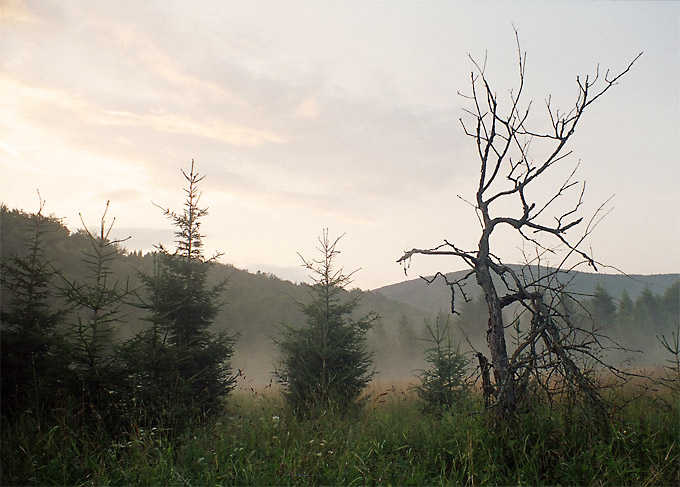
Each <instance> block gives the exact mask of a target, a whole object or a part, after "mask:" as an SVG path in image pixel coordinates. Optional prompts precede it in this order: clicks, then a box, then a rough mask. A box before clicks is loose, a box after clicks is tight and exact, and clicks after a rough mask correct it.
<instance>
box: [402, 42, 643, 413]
mask: <svg viewBox="0 0 680 487" xmlns="http://www.w3.org/2000/svg"><path fill="white" fill-rule="evenodd" d="M515 37H516V39H517V52H518V67H519V80H518V87H517V88H516V90H512V91H510V94H509V99H506V100H500V99H499V97H498V95H497V93H496V91H494V89H492V87H491V85H490V84H489V80H488V79H487V76H486V72H485V68H486V59H485V60H484V63H482V64H479V63H477V62H476V61H475V60H474V59H473V58H472V57H470V59H471V61H472V63H473V65H474V70H473V72H472V73H471V88H472V92H471V94H469V95H461V96H463V97H464V98H466V99H467V100H469V101H470V103H471V105H472V108H471V109H469V110H466V112H467V114H468V115H469V116H470V117H471V118H472V120H473V122H474V123H472V124H471V123H469V122H466V121H464V120H463V119H461V125H462V127H463V130H464V132H465V134H466V135H468V136H469V137H471V138H473V139H474V140H475V142H476V144H477V154H478V156H479V162H480V175H479V184H478V186H477V191H476V194H475V200H474V201H473V202H469V204H470V205H471V206H472V207H473V208H474V210H475V212H476V215H477V218H478V220H479V224H480V227H481V236H480V238H479V244H478V247H477V249H475V250H463V249H461V248H459V247H457V246H456V244H454V243H451V242H449V241H447V240H445V241H444V243H442V244H441V245H438V246H436V247H434V248H430V249H417V248H414V249H411V250H408V251H406V252H405V253H404V255H403V256H401V258H399V260H398V261H397V262H399V263H401V264H402V265H404V270H405V272H406V270H407V269H408V267H409V266H410V262H411V259H412V257H413V256H414V255H416V254H423V255H448V256H455V257H459V258H460V259H462V260H463V261H464V262H465V263H466V264H467V265H468V266H469V268H470V271H469V272H468V273H466V275H465V276H464V277H463V278H461V279H458V280H455V281H449V280H448V279H447V278H446V276H445V275H444V274H441V273H438V274H437V275H436V276H435V277H434V278H432V279H430V282H431V281H433V280H434V279H437V278H443V279H444V280H445V281H446V284H447V285H449V286H450V287H451V291H452V299H451V306H452V311H453V312H455V301H454V298H455V296H456V292H458V293H460V294H462V296H463V298H465V299H466V300H467V296H466V294H465V292H464V289H463V286H464V284H465V282H466V281H467V280H468V279H470V278H471V277H472V276H474V278H475V280H476V281H477V283H478V284H479V286H480V287H481V289H482V292H483V293H484V297H485V299H486V303H487V306H488V311H489V321H488V327H487V335H486V338H487V345H488V348H489V352H490V355H491V361H490V365H491V367H492V370H493V378H494V384H493V387H485V390H491V391H492V393H493V395H494V396H495V407H497V408H498V411H499V412H500V413H501V414H507V413H512V412H513V411H515V410H516V409H517V407H518V401H519V397H520V395H521V392H522V391H523V390H525V389H526V387H527V384H529V383H530V382H531V381H530V379H531V378H534V379H538V380H537V381H533V384H536V383H538V384H540V385H541V386H542V387H543V388H545V390H548V391H553V392H554V391H555V387H556V386H555V384H559V383H563V382H565V383H568V384H569V385H570V386H573V388H574V389H573V390H578V391H581V393H583V394H585V395H586V396H587V397H588V398H591V399H595V398H597V394H596V389H595V385H594V383H593V382H592V381H591V380H590V378H589V377H588V375H587V374H586V373H585V372H584V363H583V361H588V360H595V361H600V357H599V355H598V354H597V348H598V346H599V345H601V343H600V338H601V337H599V336H598V335H597V333H596V332H594V331H593V330H581V329H579V327H578V325H577V323H576V322H575V320H573V319H572V316H571V314H570V311H569V310H570V309H573V308H574V302H569V301H570V298H569V296H568V295H567V294H565V283H564V282H562V281H561V279H560V276H561V275H562V274H564V273H565V272H566V271H568V270H573V269H574V268H575V267H576V266H577V265H579V264H587V265H589V266H591V267H592V268H593V269H595V270H597V263H596V261H595V260H594V259H593V257H592V256H591V254H590V252H586V251H584V250H582V249H581V247H582V244H583V242H584V240H585V238H586V237H587V236H588V235H589V234H590V233H591V232H592V230H593V229H594V228H595V226H596V225H597V223H598V222H599V221H600V220H601V219H602V218H603V216H604V215H605V214H606V212H605V211H604V205H603V206H601V207H600V208H598V209H597V211H596V212H595V214H594V215H593V216H592V218H590V219H589V220H584V218H583V217H582V216H580V213H581V212H582V206H583V196H584V191H585V182H584V183H580V182H578V181H576V180H575V174H576V169H577V168H578V164H576V167H575V168H574V169H573V170H572V171H571V172H570V173H569V175H568V176H567V177H566V179H565V180H564V182H563V183H562V184H561V185H559V184H558V185H557V186H556V189H555V191H553V192H551V193H550V195H549V196H548V197H547V198H545V199H543V200H541V201H539V200H538V198H536V197H532V195H530V194H529V190H530V189H534V188H538V187H541V186H545V180H546V179H547V178H546V177H545V176H546V174H548V173H550V172H551V169H553V168H554V167H555V166H558V165H563V163H564V162H565V159H566V158H567V156H569V155H570V154H571V151H570V150H568V149H567V144H568V142H569V141H570V139H571V137H572V136H573V134H574V132H575V130H576V127H577V125H578V124H579V122H580V120H581V117H582V116H583V114H584V112H585V111H586V109H588V108H589V107H590V106H591V105H592V104H593V103H594V102H595V101H596V100H597V99H599V98H600V97H601V96H602V95H604V94H605V93H606V92H607V91H609V90H610V89H611V88H612V87H613V86H614V85H616V84H617V83H618V81H619V80H620V79H621V77H622V76H623V75H625V74H626V73H627V72H628V71H629V70H630V69H631V67H632V66H633V64H634V63H635V61H636V60H637V59H638V58H639V57H640V56H641V55H642V53H640V54H639V55H638V56H637V57H635V59H633V61H632V62H631V63H630V64H629V65H628V67H626V68H625V69H624V70H623V71H621V72H620V73H619V74H616V75H614V76H611V75H610V73H609V71H607V72H606V74H605V75H604V77H601V76H600V73H599V67H598V70H597V71H596V73H595V76H594V77H590V76H586V77H585V79H582V78H580V77H577V78H576V83H577V85H578V96H577V98H576V101H575V103H574V105H573V107H572V108H571V110H569V111H568V112H562V111H560V110H558V109H555V108H554V107H553V106H552V104H551V98H550V97H549V98H548V99H547V100H546V108H547V114H548V115H549V119H550V129H549V130H547V131H536V130H534V129H532V128H530V127H529V125H530V121H529V115H530V112H531V102H529V103H527V104H524V101H523V98H522V96H523V90H524V81H525V67H526V54H525V53H523V52H522V50H521V47H520V43H519V37H518V35H517V32H515ZM532 141H538V142H539V143H540V144H541V145H542V147H543V149H544V153H545V154H546V155H545V156H544V157H542V158H540V159H538V160H535V159H534V158H533V157H532V156H530V150H529V149H530V146H531V143H532ZM568 197H572V198H573V200H572V203H571V204H570V205H569V206H568V207H566V208H567V209H566V210H564V209H562V210H560V209H558V208H557V207H558V206H559V205H561V204H562V201H563V200H564V199H565V198H568ZM459 198H460V196H459ZM461 199H462V198H461ZM563 208H564V207H563ZM512 209H514V210H515V211H514V212H513V211H512ZM550 217H552V219H551V218H550ZM502 226H506V227H511V228H512V229H514V230H515V231H516V232H517V233H518V234H519V235H520V236H521V237H522V238H523V239H524V240H525V241H526V242H527V243H528V244H529V245H531V246H532V247H533V248H535V249H536V255H537V258H536V259H533V260H532V259H530V260H529V261H528V262H527V264H534V265H533V266H530V265H528V266H527V267H525V268H524V269H518V268H517V267H511V266H508V265H506V264H504V263H503V262H502V261H501V259H500V258H499V257H497V256H496V255H494V254H493V253H492V250H491V248H490V239H491V236H492V234H493V233H494V231H495V230H497V229H498V228H500V227H502ZM577 229H578V230H580V233H579V234H578V235H577V236H575V237H574V235H573V234H574V232H575V231H576V230H577ZM546 241H547V242H549V243H546ZM557 248H561V249H563V250H564V252H563V254H562V256H561V257H560V262H559V265H557V266H556V267H553V268H550V269H548V270H545V269H542V268H541V267H540V266H539V267H536V264H537V263H538V264H540V263H541V262H540V259H541V256H543V255H545V254H546V253H553V254H554V253H555V251H556V249H557ZM574 260H577V261H578V262H577V263H576V264H572V262H573V261H574ZM567 265H569V268H568V269H567V268H566V267H567ZM537 269H538V270H537ZM494 276H495V278H494ZM499 279H500V282H503V283H504V285H499V284H497V283H498V282H499ZM508 307H510V309H515V310H518V311H519V312H520V314H525V315H526V316H530V317H531V319H530V324H529V325H528V328H527V325H525V326H524V328H522V329H520V326H519V323H520V321H521V319H520V318H521V317H518V318H517V319H516V328H517V330H518V332H519V333H518V340H517V343H516V347H515V349H514V352H513V353H512V354H511V355H509V354H508V347H507V345H506V329H507V328H508V326H507V325H506V323H505V322H504V318H503V310H504V308H508ZM525 321H526V320H525ZM579 357H580V358H579ZM482 359H483V360H482ZM481 363H486V358H483V357H482V358H480V364H481Z"/></svg>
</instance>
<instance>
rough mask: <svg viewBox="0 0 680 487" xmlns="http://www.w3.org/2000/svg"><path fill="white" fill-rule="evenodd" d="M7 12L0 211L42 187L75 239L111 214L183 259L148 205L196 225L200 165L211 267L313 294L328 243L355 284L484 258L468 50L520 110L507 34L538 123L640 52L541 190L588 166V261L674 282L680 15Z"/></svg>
mask: <svg viewBox="0 0 680 487" xmlns="http://www.w3.org/2000/svg"><path fill="white" fill-rule="evenodd" d="M0 19H1V20H0V62H1V67H2V69H0V113H1V114H2V116H1V117H0V181H1V182H0V199H1V200H2V202H3V203H4V204H6V205H7V206H9V207H10V208H22V209H24V210H25V211H30V212H34V211H37V209H38V204H39V203H38V196H37V191H38V190H39V191H40V195H41V197H42V198H43V199H44V200H45V201H46V208H45V212H46V213H52V214H54V215H55V216H57V217H61V218H63V221H64V223H65V224H66V225H67V226H68V227H69V228H70V229H71V230H72V231H75V230H77V229H78V228H82V223H81V220H80V216H79V214H80V215H82V218H83V220H84V221H85V223H86V225H87V226H88V227H89V228H96V227H97V226H98V225H99V220H100V219H101V216H102V213H103V211H104V208H105V206H106V202H107V201H109V200H110V208H109V212H108V214H107V217H108V221H109V222H110V221H111V219H112V218H113V217H115V219H116V220H115V225H114V228H113V232H112V233H113V235H115V236H116V237H119V238H123V237H127V236H130V237H131V238H130V239H129V240H127V241H126V242H125V243H124V245H125V246H126V247H127V248H128V249H129V250H143V251H150V250H152V249H153V246H154V244H158V243H164V244H166V245H167V244H169V245H172V241H173V228H172V226H171V225H170V221H168V220H167V219H166V218H165V217H164V216H163V214H162V212H161V210H160V209H159V208H158V207H157V206H155V205H154V203H155V204H157V205H160V206H162V207H169V208H171V209H174V210H181V209H182V205H183V203H184V193H183V191H182V188H183V187H184V179H183V176H182V173H181V170H182V169H184V170H188V169H189V167H190V165H191V161H192V159H193V160H195V164H196V169H197V171H198V172H199V173H200V174H203V175H205V176H206V177H205V179H204V180H203V181H202V182H201V185H200V189H201V190H202V191H203V194H202V198H201V204H202V205H203V206H207V207H208V208H209V215H208V216H207V217H205V219H204V220H203V227H202V230H203V233H204V234H205V239H204V242H205V245H206V251H207V253H208V254H211V253H213V252H215V251H219V252H223V253H224V255H223V256H222V257H221V262H223V263H229V264H233V265H234V266H236V267H239V268H243V269H248V270H250V271H251V272H255V271H257V270H260V271H263V272H273V273H274V274H277V275H279V276H280V277H282V278H285V279H289V280H292V281H303V280H306V277H305V276H306V274H307V272H306V271H305V269H304V268H302V267H301V260H300V257H299V255H298V253H299V254H301V255H303V256H304V257H306V258H315V257H317V256H318V252H317V250H316V248H317V246H318V242H317V238H318V237H319V236H320V235H321V233H322V231H323V229H324V228H328V229H329V232H330V235H331V237H336V236H341V235H344V236H343V238H342V240H341V241H340V243H339V247H338V248H339V249H340V250H341V252H342V253H341V254H340V255H339V256H338V257H337V258H336V264H337V265H338V266H341V267H344V269H345V270H346V271H347V272H351V271H354V270H357V269H358V272H356V273H355V274H354V276H353V277H354V283H353V285H352V286H356V287H360V288H362V289H375V288H378V287H381V286H384V285H388V284H392V283H396V282H400V281H402V280H404V279H407V278H409V279H410V278H417V277H418V276H419V275H428V274H432V273H434V272H436V271H447V272H448V271H454V270H460V269H463V268H465V265H464V263H463V262H461V261H458V260H456V259H455V258H449V257H433V256H427V257H426V256H420V257H419V258H418V257H417V258H414V259H413V261H412V262H411V267H410V269H409V273H408V276H405V275H404V270H403V269H402V268H401V267H400V265H398V264H397V263H396V260H397V259H398V258H399V257H400V256H401V255H402V254H403V252H404V251H405V250H407V249H410V248H412V247H418V248H430V247H434V246H436V245H439V244H440V243H442V242H443V241H444V239H447V240H449V241H450V242H455V243H456V244H457V245H458V246H459V247H462V248H464V249H474V248H475V246H476V244H477V241H478V239H479V236H480V228H479V223H478V222H477V219H476V216H475V213H474V210H473V208H472V207H471V206H470V205H469V204H468V203H467V202H466V201H471V200H473V199H474V193H475V190H476V185H477V180H478V176H479V160H478V157H477V154H476V146H475V141H474V139H472V138H470V137H467V136H465V134H464V133H463V129H462V127H461V123H460V119H461V118H463V120H464V121H465V120H467V121H468V122H469V120H470V119H469V118H466V117H467V115H466V112H465V109H470V108H471V105H470V101H469V100H468V99H466V98H464V97H462V96H460V94H459V93H463V94H467V93H469V92H470V74H471V71H472V70H473V69H474V65H473V64H472V62H471V60H470V56H472V57H473V58H474V59H476V60H478V61H480V62H483V60H484V59H485V57H486V75H487V77H488V79H489V81H490V83H491V84H492V86H493V88H494V90H495V92H496V93H497V94H498V97H499V100H501V101H502V102H503V103H506V102H507V100H508V96H509V92H510V90H511V89H513V88H516V86H517V81H518V78H517V71H518V70H517V46H516V42H515V34H514V30H513V26H514V29H516V30H517V31H518V34H519V38H520V42H521V49H522V51H523V52H526V82H525V85H526V86H525V91H524V96H525V100H526V101H527V102H528V101H530V100H533V104H532V118H531V119H530V120H531V122H532V123H535V124H536V127H537V130H538V129H541V128H542V127H543V128H544V127H545V121H546V119H545V100H546V98H547V97H548V96H549V95H550V96H551V99H552V104H553V106H557V107H561V108H562V109H563V110H567V111H568V110H569V109H570V108H571V106H572V105H573V103H574V101H575V97H576V95H577V84H576V77H577V76H581V79H583V77H584V76H585V75H587V74H590V76H591V77H592V76H593V75H594V74H595V73H596V70H597V69H598V66H599V71H600V75H601V76H603V74H604V72H605V71H606V70H608V69H609V70H611V72H612V73H613V72H618V71H622V70H624V69H625V68H626V67H627V66H628V64H629V63H630V62H631V61H632V60H633V59H634V58H635V56H637V55H638V53H640V52H644V54H643V56H642V57H641V58H640V59H639V60H638V61H637V62H636V63H635V65H634V66H633V68H632V69H631V71H630V72H629V73H628V74H627V75H626V76H624V77H623V78H622V79H621V80H620V83H619V84H618V85H617V86H614V87H613V88H612V89H611V90H610V91H608V92H607V93H606V95H605V96H604V97H603V98H601V99H600V100H598V101H597V102H596V103H594V104H593V105H592V106H591V107H590V108H589V110H588V111H586V113H585V115H584V118H583V120H582V122H581V123H580V125H579V126H578V128H577V131H576V133H575V134H574V137H573V138H572V142H571V144H570V147H569V149H570V150H572V151H573V153H572V155H571V156H570V157H569V158H567V159H566V160H565V161H564V163H563V165H562V166H561V167H558V168H557V169H556V170H555V171H554V173H551V174H549V175H546V177H545V184H544V185H543V184H542V185H541V188H540V189H539V190H538V191H537V192H536V193H534V195H533V196H535V197H536V198H537V199H538V200H541V198H543V200H544V199H545V198H547V197H549V195H550V194H551V191H554V190H555V188H557V187H559V183H560V182H561V181H562V180H563V178H564V176H565V174H566V175H568V174H569V173H570V172H571V171H572V170H573V168H574V166H575V165H576V164H579V169H578V173H577V178H578V180H579V181H584V180H585V181H587V186H586V193H585V198H584V202H583V205H582V207H581V211H582V214H583V216H584V217H585V218H586V220H587V219H588V218H589V217H590V215H592V213H593V212H594V211H595V210H596V209H597V208H598V207H599V206H600V205H601V204H602V203H603V202H605V201H606V200H608V199H609V198H610V197H612V196H613V199H612V200H611V201H610V203H608V204H607V206H606V208H607V210H608V211H609V210H610V211H609V214H608V215H607V216H606V218H605V219H603V220H602V221H601V222H600V224H599V225H598V226H597V228H596V229H595V230H594V232H593V233H591V234H590V235H589V236H588V238H587V239H586V240H585V241H584V246H585V247H584V248H585V249H587V250H589V251H592V253H593V255H594V257H595V258H596V259H597V260H598V261H600V262H603V263H605V264H607V265H610V266H613V267H615V268H617V269H619V270H621V271H623V272H626V273H638V274H658V273H670V272H680V196H679V194H680V192H679V190H678V188H679V187H680V120H679V114H680V3H678V2H651V1H646V2H634V1H628V2H598V1H594V2H590V1H588V2H578V1H562V2H540V3H539V2H522V1H512V2H484V1H482V2H455V1H454V2H443V1H398V2H396V1H395V2H388V1H370V2H361V1H352V2H339V1H322V2H311V1H297V2H293V1H281V2H273V1H272V2H265V1H252V2H251V1H248V2H246V1H243V2H235V1H208V0H206V1H201V2H195V3H187V2H180V1H174V0H163V1H160V0H147V1H143V2H139V1H127V0H123V1H117V2H104V1H76V0H68V1H58V2H57V1H54V2H52V1H48V0H40V1H33V2H31V1H27V2H24V1H16V0H0ZM541 124H543V125H541ZM539 142H540V141H538V142H536V144H535V146H532V151H534V148H535V151H534V152H532V155H533V156H534V157H535V158H536V159H540V156H541V155H542V154H543V153H544V151H545V150H546V149H545V148H544V147H542V146H541V145H540V143H539ZM555 185H557V186H555ZM568 196H570V197H575V198H577V197H578V195H577V194H571V195H568ZM565 208H566V207H565ZM495 211H497V212H499V214H500V213H502V212H504V211H506V212H507V211H512V209H511V208H495ZM556 216H557V215H556ZM577 233H578V231H574V237H577V236H578V235H577ZM542 243H544V244H545V245H551V243H550V242H548V241H542ZM491 244H492V250H493V251H494V253H495V254H496V255H498V256H499V257H501V258H503V259H504V261H506V262H519V261H521V260H522V258H523V255H531V253H532V252H533V251H534V249H531V248H530V247H529V246H527V245H525V244H523V243H522V241H521V239H517V238H516V236H514V235H513V234H512V233H511V232H508V231H503V232H500V233H499V234H498V236H495V237H494V238H493V239H492V243H491ZM560 255H561V254H560V252H559V250H558V251H557V253H556V254H555V255H554V256H551V257H548V259H547V260H544V262H547V263H551V261H550V259H553V261H559V258H560ZM601 271H604V272H613V270H612V268H608V267H604V268H601Z"/></svg>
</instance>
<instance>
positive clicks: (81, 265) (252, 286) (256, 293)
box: [0, 206, 434, 383]
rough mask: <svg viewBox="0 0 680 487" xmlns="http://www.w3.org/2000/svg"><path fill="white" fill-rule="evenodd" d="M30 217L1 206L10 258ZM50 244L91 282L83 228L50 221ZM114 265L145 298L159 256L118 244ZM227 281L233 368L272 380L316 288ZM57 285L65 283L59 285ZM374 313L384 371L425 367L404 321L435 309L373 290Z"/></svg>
mask: <svg viewBox="0 0 680 487" xmlns="http://www.w3.org/2000/svg"><path fill="white" fill-rule="evenodd" d="M30 216H31V215H30V214H28V213H25V212H23V211H19V210H9V209H8V208H7V207H6V206H3V207H2V209H1V211H0V250H1V252H0V256H1V258H2V259H3V260H4V259H7V258H9V257H10V256H12V255H24V254H25V253H26V250H27V249H26V239H27V238H29V237H30V236H31V223H30V221H29V218H30ZM43 241H44V250H45V257H46V259H47V260H49V261H51V262H52V264H53V265H54V267H55V268H57V269H59V270H60V273H61V275H63V277H64V279H67V280H69V281H71V282H73V281H77V282H81V283H82V282H86V281H87V279H88V278H89V276H88V272H89V271H88V266H87V264H86V262H85V260H86V258H87V257H86V255H85V254H86V252H89V251H90V245H91V244H90V241H89V238H88V236H87V234H86V233H85V232H84V230H78V231H75V232H70V231H69V229H67V228H66V227H65V226H64V225H62V224H61V223H60V222H59V220H58V219H55V218H54V219H51V220H50V222H49V230H48V231H47V232H46V233H45V234H44V236H43ZM226 250H228V249H226ZM111 268H112V275H111V276H110V277H109V279H111V280H113V281H119V282H120V283H121V284H125V283H127V282H128V281H129V284H128V285H129V287H130V288H132V289H135V288H139V289H140V290H139V294H140V298H141V299H143V298H144V291H143V290H142V289H141V281H140V278H139V274H140V272H141V273H146V274H151V273H152V269H153V254H150V253H147V254H145V255H142V254H141V253H140V252H137V251H132V252H130V251H127V250H126V249H124V248H123V247H119V252H118V254H117V256H116V258H115V259H114V260H113V261H112V262H111ZM224 279H227V285H226V287H225V290H224V292H223V294H222V295H221V301H222V302H223V303H224V304H223V306H222V308H221V310H220V313H219V315H218V317H217V319H216V320H215V328H216V329H217V330H226V331H227V332H228V333H230V334H236V333H238V334H239V340H238V342H237V344H236V347H235V354H234V359H233V365H234V367H235V368H237V369H242V370H244V371H245V373H246V375H247V376H248V377H251V378H252V377H255V378H257V379H258V381H257V382H259V383H261V381H262V380H265V379H266V381H268V380H269V377H270V374H271V372H272V371H273V370H274V364H275V362H276V361H277V358H278V350H277V348H276V347H275V346H274V343H273V342H274V340H275V339H276V338H278V333H279V327H280V325H281V324H282V323H284V322H285V323H288V324H293V325H295V324H296V323H300V324H302V323H303V321H304V315H303V314H302V313H301V312H300V310H299V306H298V303H305V302H308V301H309V299H310V296H309V290H310V289H309V286H308V285H306V284H296V283H292V282H290V281H286V280H283V279H280V278H278V277H277V276H275V275H273V274H265V273H260V272H257V273H250V272H248V271H246V270H242V269H238V268H236V267H233V266H231V265H229V264H220V263H218V264H216V265H214V267H213V269H212V271H211V274H210V277H209V281H210V282H209V283H210V284H217V283H219V282H221V281H222V280H224ZM54 284H55V286H59V285H60V283H59V282H55V283H54ZM61 284H62V285H63V282H62V283H61ZM350 293H351V294H353V295H355V296H356V295H357V294H361V291H360V290H353V291H351V292H350ZM0 301H1V304H2V309H7V308H6V307H7V306H8V305H9V293H6V292H3V293H1V294H0ZM57 304H58V303H57ZM368 311H374V312H376V313H377V314H378V315H379V316H380V319H379V320H378V322H377V323H376V324H375V326H374V329H373V330H372V331H371V333H370V334H369V347H371V348H372V349H374V350H375V352H376V358H377V361H376V368H377V370H379V371H386V370H387V369H391V368H392V367H393V365H394V364H393V362H394V363H396V364H400V365H401V369H403V370H400V372H398V373H404V372H405V373H408V372H410V370H412V369H413V368H414V367H413V365H414V364H415V365H419V362H418V360H417V358H418V357H413V358H414V362H413V363H410V362H409V361H407V360H404V355H403V354H402V353H399V347H401V346H403V347H406V348H408V351H409V352H410V353H412V354H415V353H414V352H420V350H419V348H418V347H413V346H411V344H408V345H407V344H406V342H407V341H408V340H412V339H413V336H403V335H404V334H405V333H407V334H408V333H410V330H411V329H410V328H409V327H405V326H404V325H403V324H404V323H409V324H416V325H418V326H422V324H423V323H424V321H425V320H428V321H432V320H433V319H434V313H431V312H428V311H427V310H417V309H413V308H411V307H410V306H409V305H407V304H404V303H400V302H395V301H392V300H390V299H389V298H387V297H385V296H384V295H382V294H378V293H374V292H367V293H363V296H362V297H361V301H360V305H359V306H358V307H357V309H356V314H357V315H363V314H365V313H366V312H368ZM143 318H144V315H143V312H142V311H140V310H139V309H138V308H135V307H134V306H128V307H126V309H125V313H124V317H123V318H122V319H121V321H120V322H119V323H117V324H116V336H115V339H116V340H125V339H127V338H129V337H131V336H133V335H134V334H135V333H137V332H139V331H141V330H142V329H143V328H144V327H146V326H148V324H147V322H146V321H144V320H143ZM69 319H71V320H75V319H77V316H76V315H75V314H74V313H72V314H71V316H70V318H69ZM392 358H394V360H392Z"/></svg>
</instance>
